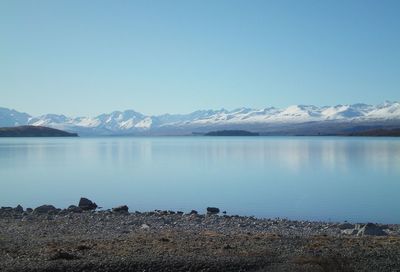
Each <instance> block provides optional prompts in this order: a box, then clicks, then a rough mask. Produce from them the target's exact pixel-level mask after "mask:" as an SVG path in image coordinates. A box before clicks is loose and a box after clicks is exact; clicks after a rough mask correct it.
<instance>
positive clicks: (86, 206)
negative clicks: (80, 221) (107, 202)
mask: <svg viewBox="0 0 400 272" xmlns="http://www.w3.org/2000/svg"><path fill="white" fill-rule="evenodd" d="M78 207H79V208H81V209H82V210H84V211H90V210H95V209H96V208H97V205H96V203H94V202H92V201H91V200H89V199H87V198H84V197H81V199H80V200H79V204H78Z"/></svg>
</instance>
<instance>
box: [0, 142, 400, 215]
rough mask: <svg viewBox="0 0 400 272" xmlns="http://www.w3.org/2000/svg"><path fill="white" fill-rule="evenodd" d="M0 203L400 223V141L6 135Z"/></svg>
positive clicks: (0, 150)
mask: <svg viewBox="0 0 400 272" xmlns="http://www.w3.org/2000/svg"><path fill="white" fill-rule="evenodd" d="M0 186H1V190H0V206H15V205H17V204H21V205H23V206H24V207H35V206H38V205H41V204H44V203H50V204H54V205H56V206H58V207H66V206H68V205H70V204H76V203H77V201H78V200H79V197H81V196H86V197H88V198H90V199H93V200H95V201H96V202H97V203H98V204H99V205H100V206H103V207H104V208H110V207H113V206H116V205H121V204H127V205H128V206H129V207H130V209H131V210H153V209H171V210H182V211H190V210H191V209H197V210H199V211H203V210H204V208H205V207H207V206H217V207H220V208H221V209H222V210H226V211H227V212H228V214H241V215H255V216H258V217H286V218H291V219H311V220H332V221H338V220H340V221H343V220H348V221H354V222H357V221H372V222H386V223H400V206H399V201H398V199H399V194H400V141H399V140H398V139H396V138H356V137H355V138H352V137H350V138H346V137H152V138H150V137H149V138H146V137H143V138H139V137H135V138H130V137H109V138H2V139H0Z"/></svg>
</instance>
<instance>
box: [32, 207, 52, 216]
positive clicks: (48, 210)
mask: <svg viewBox="0 0 400 272" xmlns="http://www.w3.org/2000/svg"><path fill="white" fill-rule="evenodd" d="M56 211H57V209H56V207H54V206H53V205H42V206H39V207H37V208H36V209H34V210H33V213H35V214H44V213H51V212H56Z"/></svg>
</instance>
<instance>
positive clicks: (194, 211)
mask: <svg viewBox="0 0 400 272" xmlns="http://www.w3.org/2000/svg"><path fill="white" fill-rule="evenodd" d="M189 214H198V212H197V211H196V210H191V211H190V213H189Z"/></svg>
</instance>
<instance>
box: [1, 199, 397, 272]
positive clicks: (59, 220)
mask: <svg viewBox="0 0 400 272" xmlns="http://www.w3.org/2000/svg"><path fill="white" fill-rule="evenodd" d="M86 200H87V199H86ZM88 201H89V202H85V201H84V202H82V199H81V201H80V203H79V204H78V205H77V206H74V205H71V206H70V207H68V208H67V209H56V208H55V207H53V206H51V205H43V206H40V207H38V208H36V209H34V210H24V209H23V208H22V207H21V206H17V207H15V208H4V207H3V208H1V209H0V267H2V269H4V271H127V270H128V271H188V270H190V271H392V270H393V268H395V267H399V265H400V224H389V225H386V224H372V223H365V224H350V223H346V222H344V223H332V222H312V221H297V220H287V219H259V218H255V217H247V216H231V215H224V214H221V213H217V212H218V211H217V210H216V209H217V208H213V207H209V209H208V210H209V211H208V213H206V214H199V213H197V212H196V211H194V210H193V211H191V212H189V213H182V212H176V211H161V210H157V211H152V212H133V213H129V212H128V210H129V208H128V207H127V206H120V207H115V208H113V209H111V210H105V211H96V210H95V209H96V208H97V205H96V204H95V203H94V202H92V201H90V200H88ZM81 204H82V205H81ZM83 204H85V205H83ZM95 206H96V207H95Z"/></svg>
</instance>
